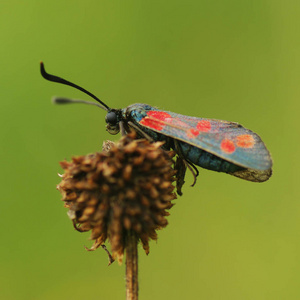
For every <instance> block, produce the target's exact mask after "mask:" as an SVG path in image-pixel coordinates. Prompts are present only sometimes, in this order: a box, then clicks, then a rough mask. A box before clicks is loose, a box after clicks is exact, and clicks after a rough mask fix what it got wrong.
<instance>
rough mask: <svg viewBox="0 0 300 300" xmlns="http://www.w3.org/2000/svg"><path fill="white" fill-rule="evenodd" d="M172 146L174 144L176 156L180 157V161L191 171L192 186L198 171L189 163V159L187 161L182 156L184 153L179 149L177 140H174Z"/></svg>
mask: <svg viewBox="0 0 300 300" xmlns="http://www.w3.org/2000/svg"><path fill="white" fill-rule="evenodd" d="M174 146H175V151H176V152H177V154H178V156H179V157H180V158H181V159H182V161H183V162H184V164H185V165H186V167H187V168H188V169H189V170H190V171H191V173H192V175H193V177H194V182H193V183H192V185H191V186H194V185H195V184H196V181H197V177H198V176H199V171H198V169H197V168H196V166H195V165H194V164H193V163H191V162H190V161H188V160H186V159H185V158H184V155H183V153H182V151H181V147H180V145H179V144H178V141H177V140H174Z"/></svg>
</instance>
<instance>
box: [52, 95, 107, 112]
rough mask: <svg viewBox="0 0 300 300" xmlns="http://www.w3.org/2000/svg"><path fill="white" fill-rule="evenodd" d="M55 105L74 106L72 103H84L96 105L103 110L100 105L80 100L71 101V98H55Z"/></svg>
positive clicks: (53, 100) (53, 101)
mask: <svg viewBox="0 0 300 300" xmlns="http://www.w3.org/2000/svg"><path fill="white" fill-rule="evenodd" d="M52 103H53V104H72V103H83V104H90V105H95V106H98V107H100V108H102V109H103V106H102V105H100V104H99V103H95V102H91V101H85V100H80V99H70V98H64V97H53V98H52Z"/></svg>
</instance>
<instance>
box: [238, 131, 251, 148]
mask: <svg viewBox="0 0 300 300" xmlns="http://www.w3.org/2000/svg"><path fill="white" fill-rule="evenodd" d="M254 143H255V140H254V137H253V136H252V135H250V134H242V135H238V136H237V137H236V145H237V146H238V147H241V148H252V147H253V146H254Z"/></svg>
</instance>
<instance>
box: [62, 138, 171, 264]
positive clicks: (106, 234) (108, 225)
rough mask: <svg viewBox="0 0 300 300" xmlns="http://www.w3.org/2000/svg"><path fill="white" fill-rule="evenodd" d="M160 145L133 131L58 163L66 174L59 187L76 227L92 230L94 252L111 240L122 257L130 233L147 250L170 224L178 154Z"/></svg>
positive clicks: (114, 249)
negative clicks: (137, 137) (101, 147)
mask: <svg viewBox="0 0 300 300" xmlns="http://www.w3.org/2000/svg"><path fill="white" fill-rule="evenodd" d="M161 145H162V143H161V142H156V143H150V142H148V141H147V140H135V135H134V134H129V135H127V136H125V137H123V138H122V139H121V141H120V142H119V143H117V144H116V145H114V144H112V143H111V142H109V143H105V145H104V149H105V151H103V152H101V153H94V154H90V155H87V156H78V157H73V158H72V161H71V162H67V161H63V162H61V163H60V164H61V166H62V168H63V169H64V170H65V173H64V174H63V175H62V181H61V183H60V184H59V185H58V190H59V191H60V192H61V193H62V195H63V199H62V200H63V201H64V202H65V207H67V208H68V209H69V212H68V215H69V217H70V218H71V219H72V220H73V223H74V226H75V228H76V229H77V230H79V231H88V230H91V231H92V234H91V239H94V240H95V243H94V245H93V246H92V248H91V249H92V250H94V249H96V248H98V247H99V246H100V245H102V244H103V243H104V242H105V241H106V239H108V240H109V242H110V244H111V250H112V254H113V257H115V258H116V257H117V258H118V259H119V260H121V259H122V257H123V252H124V247H125V243H126V233H127V231H131V232H133V233H135V234H136V236H137V237H138V238H139V239H140V240H141V242H142V245H143V248H144V250H145V251H146V253H147V254H148V253H149V240H150V239H153V240H156V239H157V233H156V230H157V229H161V228H163V227H165V226H166V225H167V224H168V221H167V220H166V216H168V215H169V212H167V210H168V209H170V208H171V207H172V206H173V204H172V203H171V201H172V200H174V199H175V198H176V194H175V193H174V192H173V190H174V187H173V185H172V182H173V181H174V180H175V179H174V174H175V171H174V170H173V169H172V164H173V161H172V159H171V158H172V157H173V156H174V153H173V152H166V151H164V150H162V149H161V148H160V146H161Z"/></svg>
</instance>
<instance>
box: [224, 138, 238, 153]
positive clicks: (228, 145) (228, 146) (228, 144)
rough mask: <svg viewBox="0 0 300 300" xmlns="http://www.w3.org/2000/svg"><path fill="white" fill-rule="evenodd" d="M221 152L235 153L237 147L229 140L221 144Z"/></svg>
mask: <svg viewBox="0 0 300 300" xmlns="http://www.w3.org/2000/svg"><path fill="white" fill-rule="evenodd" d="M221 150H222V151H224V152H226V153H229V154H230V153H233V152H234V151H235V146H234V143H233V141H231V140H229V139H224V140H223V141H222V142H221Z"/></svg>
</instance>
